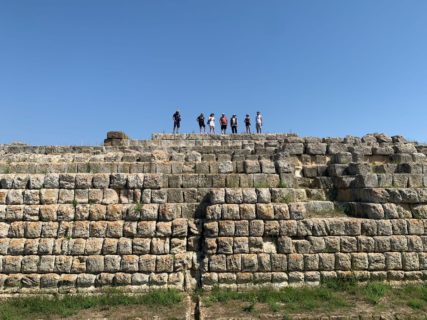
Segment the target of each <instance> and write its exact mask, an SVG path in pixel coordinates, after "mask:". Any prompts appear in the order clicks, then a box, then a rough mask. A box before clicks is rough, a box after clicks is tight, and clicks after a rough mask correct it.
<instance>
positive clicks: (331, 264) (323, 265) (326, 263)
mask: <svg viewBox="0 0 427 320" xmlns="http://www.w3.org/2000/svg"><path fill="white" fill-rule="evenodd" d="M319 269H320V270H321V271H332V270H335V255H334V254H333V253H319Z"/></svg>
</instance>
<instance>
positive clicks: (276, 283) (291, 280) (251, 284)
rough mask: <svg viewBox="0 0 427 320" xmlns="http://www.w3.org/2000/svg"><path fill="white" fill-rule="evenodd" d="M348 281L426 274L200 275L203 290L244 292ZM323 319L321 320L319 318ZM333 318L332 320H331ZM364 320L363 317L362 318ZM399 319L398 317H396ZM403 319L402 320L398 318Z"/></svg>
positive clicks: (415, 277) (422, 272) (417, 277)
mask: <svg viewBox="0 0 427 320" xmlns="http://www.w3.org/2000/svg"><path fill="white" fill-rule="evenodd" d="M337 278H339V279H352V280H354V279H355V280H357V281H359V282H363V281H368V280H372V281H390V282H402V281H417V282H418V281H425V280H427V271H426V270H419V271H404V270H391V271H364V270H361V271H320V272H319V271H305V272H302V271H292V272H220V273H217V272H206V273H203V275H202V286H203V289H204V290H211V289H213V288H215V287H218V286H219V287H222V288H229V289H233V290H247V289H254V288H259V287H262V286H265V287H286V286H301V285H318V284H320V283H321V281H327V280H330V279H337ZM310 319H311V318H310ZM322 319H323V318H322ZM334 319H335V318H334ZM363 319H365V318H363ZM373 319H378V318H373ZM399 319H400V318H399ZM402 319H405V318H402Z"/></svg>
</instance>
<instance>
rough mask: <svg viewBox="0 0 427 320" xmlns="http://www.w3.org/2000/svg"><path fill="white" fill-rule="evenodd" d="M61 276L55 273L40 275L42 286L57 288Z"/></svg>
mask: <svg viewBox="0 0 427 320" xmlns="http://www.w3.org/2000/svg"><path fill="white" fill-rule="evenodd" d="M59 280H60V276H59V275H57V274H54V273H49V274H44V275H42V276H40V288H57V287H58V283H59Z"/></svg>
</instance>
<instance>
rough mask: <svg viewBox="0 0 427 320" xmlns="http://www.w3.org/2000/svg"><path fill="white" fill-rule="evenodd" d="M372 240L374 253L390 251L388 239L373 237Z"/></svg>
mask: <svg viewBox="0 0 427 320" xmlns="http://www.w3.org/2000/svg"><path fill="white" fill-rule="evenodd" d="M374 240H375V251H376V252H387V251H390V248H391V246H390V237H374Z"/></svg>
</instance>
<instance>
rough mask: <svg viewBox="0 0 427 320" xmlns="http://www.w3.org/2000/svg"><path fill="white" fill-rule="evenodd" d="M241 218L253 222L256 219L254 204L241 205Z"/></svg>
mask: <svg viewBox="0 0 427 320" xmlns="http://www.w3.org/2000/svg"><path fill="white" fill-rule="evenodd" d="M239 209H240V210H239V211H240V218H241V219H246V220H251V219H255V218H256V207H255V205H253V204H241V205H240V207H239Z"/></svg>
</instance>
